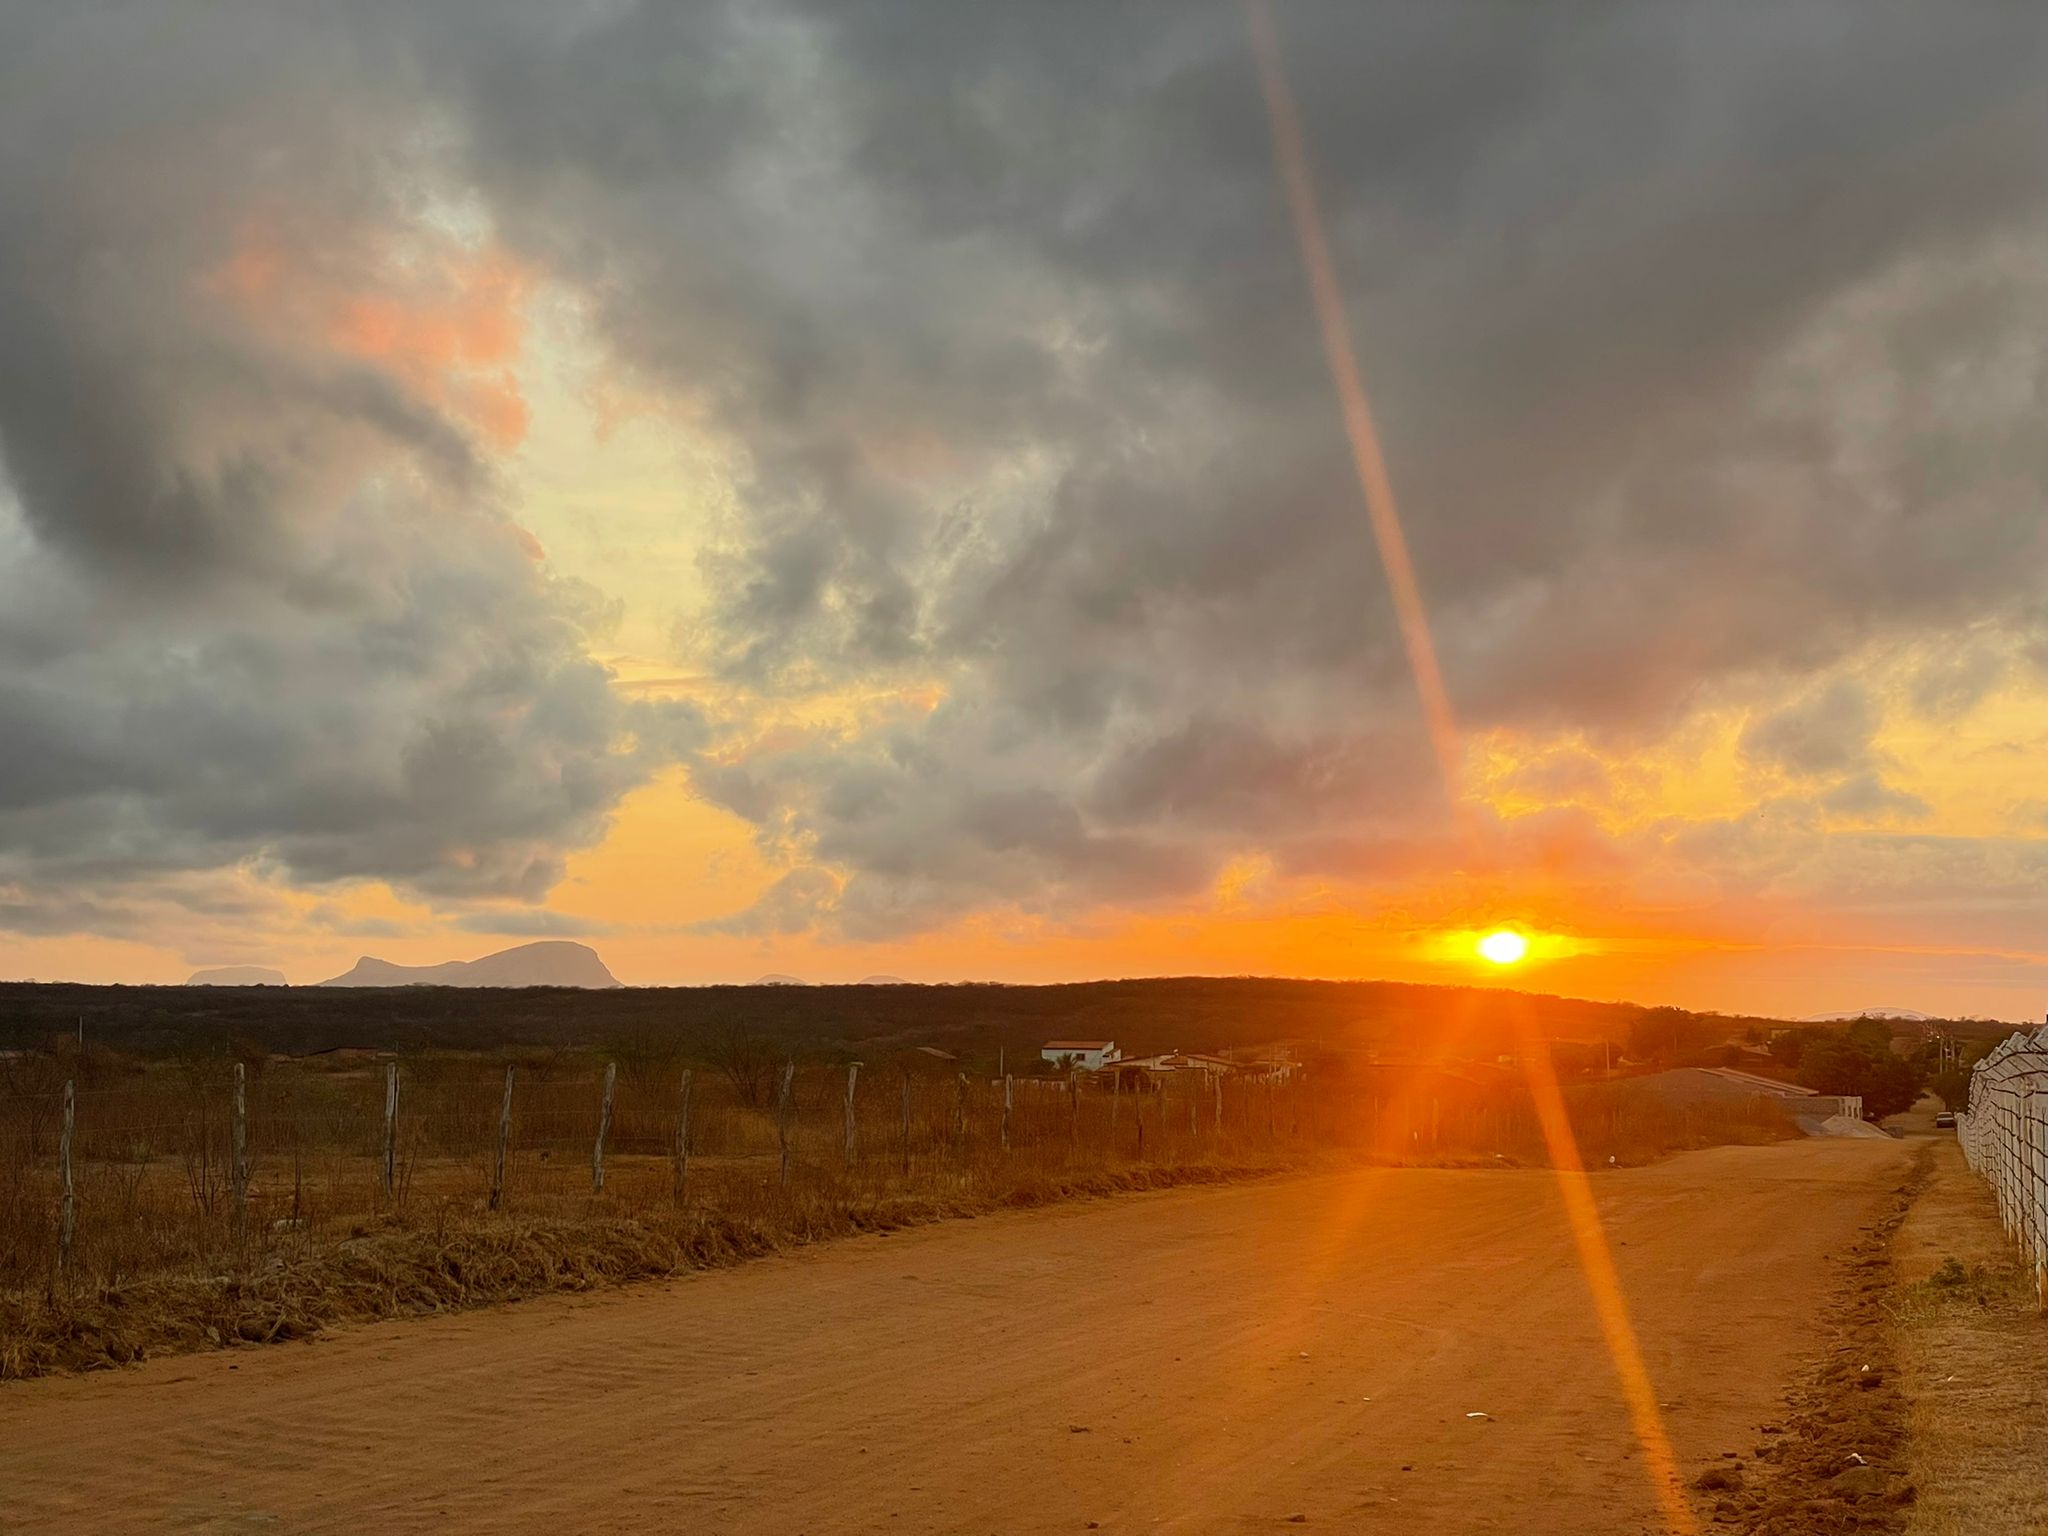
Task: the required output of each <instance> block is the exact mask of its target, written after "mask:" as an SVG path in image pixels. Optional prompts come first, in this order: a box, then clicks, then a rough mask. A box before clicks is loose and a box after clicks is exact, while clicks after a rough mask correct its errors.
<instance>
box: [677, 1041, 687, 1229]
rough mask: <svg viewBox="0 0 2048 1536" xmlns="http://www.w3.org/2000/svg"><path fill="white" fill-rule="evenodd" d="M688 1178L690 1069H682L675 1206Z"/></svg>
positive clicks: (681, 1196)
mask: <svg viewBox="0 0 2048 1536" xmlns="http://www.w3.org/2000/svg"><path fill="white" fill-rule="evenodd" d="M689 1176H690V1068H688V1067H685V1068H683V1092H682V1098H681V1101H680V1102H679V1103H678V1104H677V1105H676V1204H677V1205H681V1204H682V1203H683V1190H684V1183H685V1181H686V1180H687V1179H688V1178H689Z"/></svg>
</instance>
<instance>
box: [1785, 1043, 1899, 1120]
mask: <svg viewBox="0 0 2048 1536" xmlns="http://www.w3.org/2000/svg"><path fill="white" fill-rule="evenodd" d="M1873 1022H1878V1023H1881V1022H1882V1021H1881V1020H1880V1021H1873ZM1797 1076H1798V1079H1799V1081H1800V1082H1801V1083H1803V1084H1804V1085H1805V1086H1806V1087H1808V1088H1811V1089H1813V1090H1814V1091H1816V1092H1818V1093H1833V1094H1853V1095H1855V1096H1857V1097H1859V1098H1861V1099H1862V1100H1863V1113H1864V1116H1865V1118H1867V1119H1871V1120H1882V1119H1883V1118H1884V1117H1885V1116H1886V1115H1896V1114H1898V1113H1899V1112H1900V1111H1901V1110H1905V1109H1911V1108H1912V1107H1913V1105H1914V1103H1915V1102H1916V1101H1917V1100H1918V1099H1919V1097H1920V1091H1921V1089H1922V1088H1923V1087H1925V1086H1926V1082H1927V1069H1926V1067H1925V1066H1923V1065H1922V1064H1920V1063H1918V1062H1915V1061H1911V1060H1908V1059H1906V1058H1905V1057H1902V1056H1894V1055H1893V1054H1892V1051H1891V1031H1890V1029H1888V1028H1887V1029H1885V1031H1884V1046H1883V1048H1882V1050H1881V1051H1880V1050H1879V1049H1876V1048H1875V1045H1874V1035H1873V1034H1872V1032H1870V1031H1868V1030H1866V1031H1863V1032H1862V1033H1861V1034H1860V1035H1859V1034H1858V1032H1857V1031H1856V1030H1855V1029H1853V1028H1851V1029H1848V1030H1844V1031H1842V1032H1840V1033H1834V1032H1822V1033H1820V1034H1819V1037H1818V1038H1815V1039H1811V1040H1809V1041H1807V1043H1806V1045H1805V1048H1804V1049H1803V1050H1802V1051H1801V1052H1800V1054H1799V1068H1798V1073H1797Z"/></svg>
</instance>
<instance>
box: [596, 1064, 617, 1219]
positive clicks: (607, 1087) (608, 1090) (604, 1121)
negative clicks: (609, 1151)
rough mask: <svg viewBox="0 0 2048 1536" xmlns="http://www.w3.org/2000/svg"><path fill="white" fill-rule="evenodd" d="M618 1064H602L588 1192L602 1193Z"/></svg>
mask: <svg viewBox="0 0 2048 1536" xmlns="http://www.w3.org/2000/svg"><path fill="white" fill-rule="evenodd" d="M618 1081H619V1064H618V1063H617V1062H616V1061H608V1062H606V1063H605V1064H604V1102H603V1104H601V1105H599V1106H598V1111H597V1143H596V1145H594V1146H593V1147H592V1148H591V1149H590V1192H591V1193H592V1194H593V1195H601V1194H603V1193H604V1138H605V1136H606V1134H607V1133H608V1132H609V1131H610V1130H611V1128H612V1090H613V1089H614V1088H616V1087H617V1086H618Z"/></svg>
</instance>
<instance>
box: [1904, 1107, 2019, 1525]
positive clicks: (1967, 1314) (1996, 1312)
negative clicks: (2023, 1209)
mask: <svg viewBox="0 0 2048 1536" xmlns="http://www.w3.org/2000/svg"><path fill="white" fill-rule="evenodd" d="M1898 1250H1899V1269H1900V1281H1901V1283H1900V1286H1899V1289H1898V1292H1897V1298H1896V1303H1895V1307H1894V1316H1895V1318H1896V1331H1897V1337H1898V1352H1899V1356H1900V1362H1901V1367H1902V1374H1903V1379H1904V1383H1905V1389H1906V1394H1907V1399H1908V1459H1909V1462H1910V1467H1911V1474H1912V1477H1913V1481H1914V1483H1915V1485H1916V1487H1917V1488H1918V1491H1919V1497H1918V1500H1917V1502H1916V1503H1915V1505H1914V1507H1913V1510H1912V1513H1911V1516H1910V1519H1909V1521H1908V1523H1907V1526H1906V1529H1907V1531H1908V1532H1909V1533H1910V1536H2038V1533H2040V1532H2043V1531H2048V1317H2044V1316H2043V1315H2042V1313H2041V1310H2040V1306H2039V1302H2038V1299H2037V1297H2036V1296H2035V1294H2034V1287H2033V1284H2032V1281H2031V1277H2029V1276H2028V1274H2027V1273H2026V1271H2025V1269H2024V1268H2023V1267H2022V1266H2021V1264H2020V1263H2019V1262H2018V1259H2017V1257H2016V1255H2015V1254H2014V1252H2013V1249H2012V1247H2011V1245H2010V1244H2009V1243H2008V1242H2007V1240H2006V1237H2005V1233H2004V1231H2003V1229H2002V1228H2001V1227H2000V1225H1999V1220H1998V1211H1997V1207H1996V1206H1995V1204H1994V1203H1993V1202H1992V1198H1991V1194H1990V1191H1989V1190H1988V1189H1986V1188H1985V1186H1984V1184H1983V1182H1982V1181H1981V1180H1979V1179H1978V1178H1977V1177H1976V1176H1975V1175H1973V1174H1972V1173H1971V1172H1970V1171H1969V1168H1968V1166H1967V1165H1966V1164H1965V1163H1964V1162H1963V1158H1962V1154H1961V1151H1960V1150H1959V1149H1958V1148H1957V1147H1956V1145H1955V1143H1954V1142H1953V1140H1948V1139H1944V1140H1943V1141H1942V1142H1940V1143H1938V1144H1937V1147H1936V1160H1935V1166H1934V1172H1933V1177H1932V1178H1931V1180H1930V1182H1929V1184H1928V1187H1927V1190H1926V1192H1925V1194H1924V1195H1923V1196H1922V1198H1921V1200H1920V1201H1919V1203H1918V1204H1917V1205H1916V1206H1915V1208H1914V1210H1913V1212H1912V1214H1911V1215H1910V1216H1909V1217H1908V1219H1907V1222H1906V1225H1905V1228H1904V1230H1903V1231H1902V1232H1901V1233H1900V1238H1899V1245H1898Z"/></svg>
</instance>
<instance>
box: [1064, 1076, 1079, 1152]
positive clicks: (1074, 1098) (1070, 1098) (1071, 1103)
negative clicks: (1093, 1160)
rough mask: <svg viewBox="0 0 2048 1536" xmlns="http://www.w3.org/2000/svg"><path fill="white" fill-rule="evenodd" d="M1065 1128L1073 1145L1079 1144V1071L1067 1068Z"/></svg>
mask: <svg viewBox="0 0 2048 1536" xmlns="http://www.w3.org/2000/svg"><path fill="white" fill-rule="evenodd" d="M1067 1129H1068V1133H1069V1135H1070V1137H1071V1139H1072V1140H1073V1143H1074V1145H1075V1146H1077V1147H1078V1146H1080V1145H1081V1073H1080V1071H1079V1070H1078V1069H1077V1068H1074V1067H1069V1068H1067Z"/></svg>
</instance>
